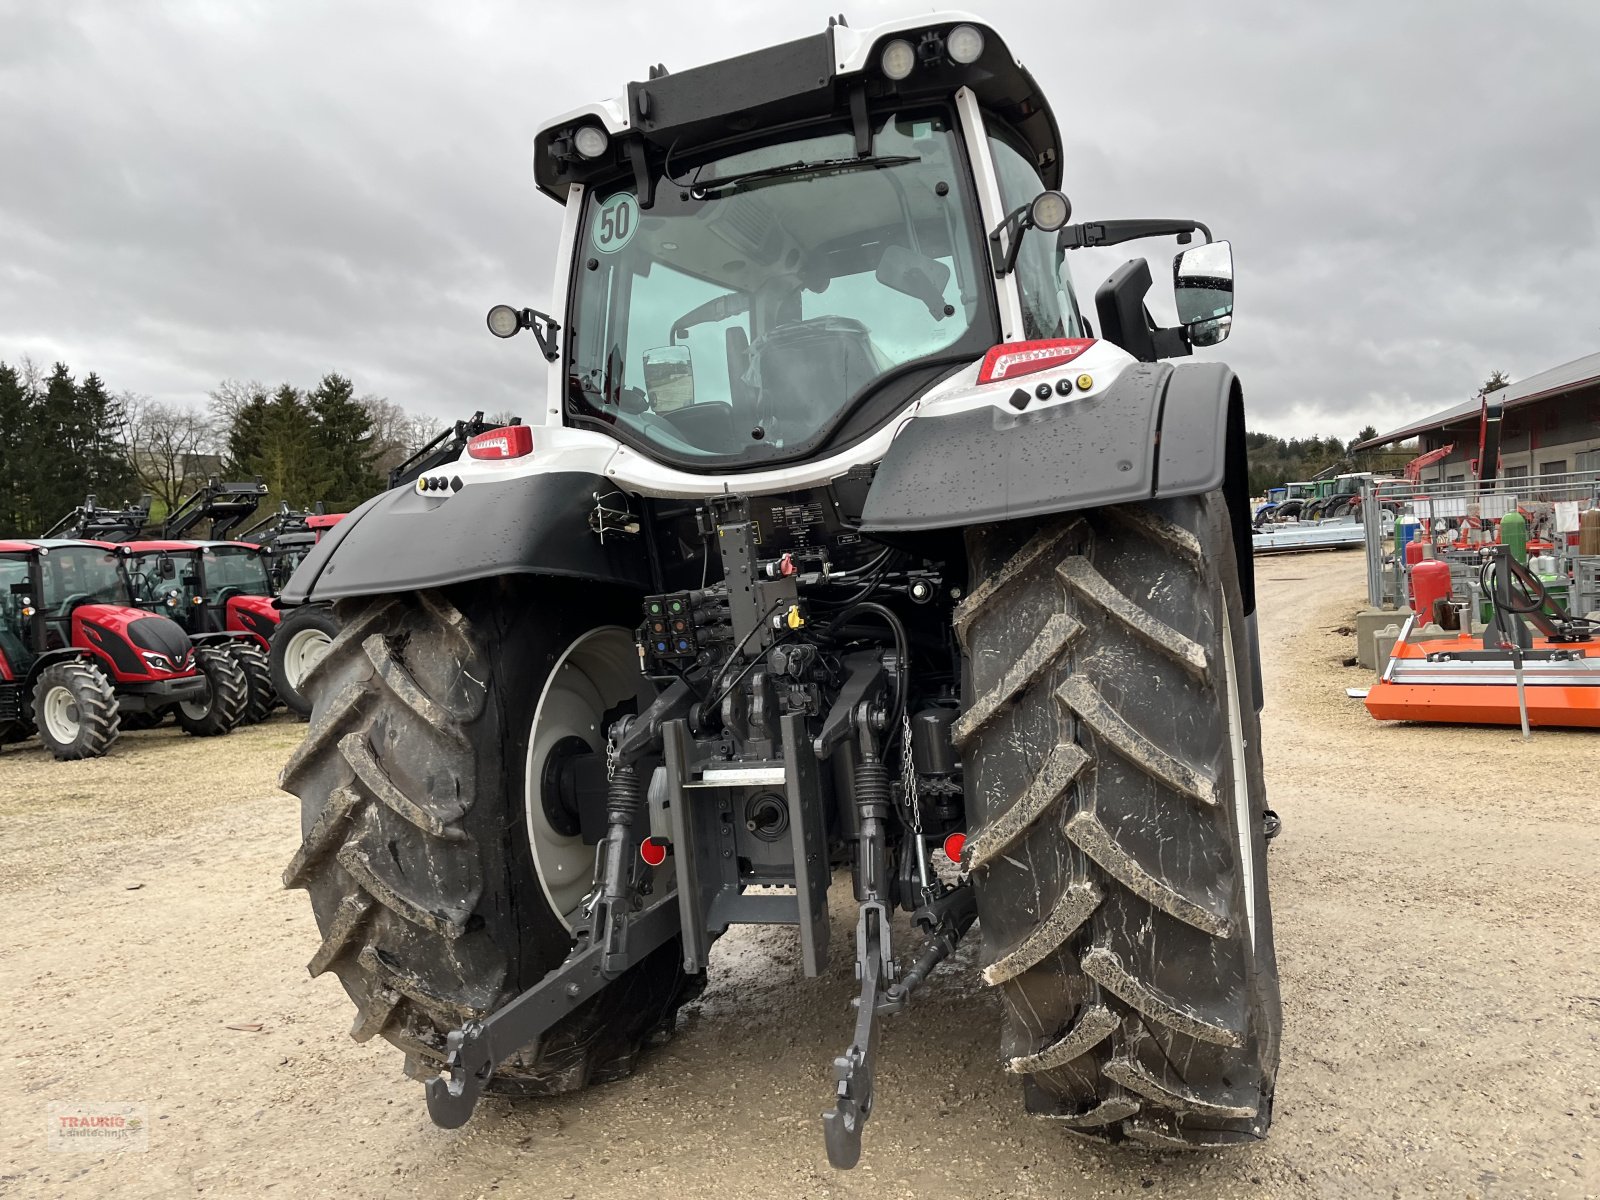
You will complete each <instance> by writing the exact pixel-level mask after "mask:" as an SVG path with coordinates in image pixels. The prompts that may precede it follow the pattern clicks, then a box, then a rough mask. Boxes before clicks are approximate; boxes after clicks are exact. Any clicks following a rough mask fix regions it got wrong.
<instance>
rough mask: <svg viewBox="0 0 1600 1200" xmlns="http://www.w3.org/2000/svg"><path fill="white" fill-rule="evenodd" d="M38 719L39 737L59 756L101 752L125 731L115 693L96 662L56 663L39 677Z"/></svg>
mask: <svg viewBox="0 0 1600 1200" xmlns="http://www.w3.org/2000/svg"><path fill="white" fill-rule="evenodd" d="M33 723H34V725H35V726H36V727H37V729H38V734H39V741H40V742H41V743H42V744H43V745H44V748H45V749H46V750H48V751H50V753H51V755H53V756H54V757H55V758H57V759H59V760H61V761H63V762H67V761H71V760H73V759H80V758H99V757H101V756H102V755H104V754H105V753H106V751H108V750H110V749H111V744H112V743H113V742H115V741H116V740H117V734H118V733H119V732H120V725H119V723H118V720H117V696H116V693H115V692H114V691H112V690H111V684H110V682H109V681H107V679H106V677H105V673H104V672H103V671H101V670H100V668H99V667H97V666H95V665H94V664H93V663H91V662H88V661H86V660H84V659H68V660H67V661H65V662H58V663H54V664H52V665H50V666H48V667H46V668H45V669H44V670H42V671H40V672H39V678H38V679H36V680H35V681H34V684H33Z"/></svg>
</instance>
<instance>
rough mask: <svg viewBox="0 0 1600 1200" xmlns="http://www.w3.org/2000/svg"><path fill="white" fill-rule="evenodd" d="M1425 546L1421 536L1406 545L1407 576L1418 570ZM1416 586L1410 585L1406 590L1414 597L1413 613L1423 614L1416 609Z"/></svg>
mask: <svg viewBox="0 0 1600 1200" xmlns="http://www.w3.org/2000/svg"><path fill="white" fill-rule="evenodd" d="M1423 545H1424V543H1423V540H1422V538H1421V537H1420V536H1418V537H1414V538H1412V539H1411V540H1410V541H1409V542H1407V543H1406V574H1407V575H1410V574H1411V572H1412V571H1414V570H1416V568H1417V564H1418V563H1420V562H1421V561H1422V547H1423ZM1416 586H1417V585H1416V584H1414V583H1408V584H1407V585H1406V590H1407V591H1408V592H1410V593H1411V597H1412V607H1411V611H1412V612H1421V611H1422V610H1421V609H1419V608H1417V607H1416Z"/></svg>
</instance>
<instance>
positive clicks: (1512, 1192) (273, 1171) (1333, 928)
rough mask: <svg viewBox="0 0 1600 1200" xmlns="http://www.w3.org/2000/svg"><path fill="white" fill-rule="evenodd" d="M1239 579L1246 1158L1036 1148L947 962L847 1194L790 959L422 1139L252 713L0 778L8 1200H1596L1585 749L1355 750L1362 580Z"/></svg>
mask: <svg viewBox="0 0 1600 1200" xmlns="http://www.w3.org/2000/svg"><path fill="white" fill-rule="evenodd" d="M1260 567H1261V579H1260V595H1261V607H1262V626H1261V634H1262V642H1263V649H1264V653H1265V659H1266V662H1265V669H1266V678H1267V689H1268V708H1267V713H1266V721H1267V726H1266V731H1265V732H1266V739H1267V740H1266V753H1267V763H1268V781H1269V786H1270V787H1271V794H1272V802H1273V805H1274V807H1275V808H1276V809H1277V811H1278V812H1279V813H1280V814H1282V816H1283V818H1284V822H1285V829H1284V834H1283V836H1282V838H1280V839H1279V841H1278V842H1277V843H1276V845H1275V847H1274V849H1273V851H1272V859H1271V863H1272V887H1273V901H1274V907H1275V909H1276V913H1277V937H1278V948H1279V954H1280V965H1281V969H1282V975H1283V994H1284V1006H1285V1021H1286V1027H1285V1034H1284V1045H1283V1067H1282V1071H1281V1073H1280V1075H1279V1082H1278V1110H1277V1121H1276V1124H1275V1126H1274V1129H1273V1133H1272V1137H1271V1139H1270V1140H1269V1141H1267V1142H1266V1143H1264V1144H1262V1145H1259V1146H1255V1147H1251V1148H1248V1149H1245V1150H1242V1151H1239V1152H1236V1153H1229V1154H1210V1153H1205V1154H1196V1155H1172V1154H1153V1153H1149V1152H1146V1151H1141V1150H1127V1151H1123V1150H1118V1151H1115V1152H1113V1151H1110V1150H1106V1149H1102V1148H1098V1147H1096V1146H1094V1145H1091V1144H1088V1143H1084V1142H1080V1141H1076V1140H1073V1139H1071V1138H1070V1137H1068V1136H1067V1135H1066V1134H1064V1132H1063V1131H1061V1130H1059V1129H1056V1128H1053V1127H1052V1126H1051V1125H1050V1124H1049V1123H1048V1122H1037V1121H1033V1120H1031V1119H1029V1118H1026V1117H1025V1116H1024V1115H1023V1114H1022V1112H1021V1101H1020V1097H1019V1095H1018V1094H1017V1092H1016V1090H1015V1088H1014V1086H1013V1085H1012V1084H1011V1083H1010V1081H1009V1080H1007V1079H1006V1078H1004V1077H1003V1076H1002V1074H1001V1072H1000V1070H999V1067H998V1063H997V1051H998V1037H997V1030H998V1019H999V1018H998V1006H997V1004H996V1002H995V999H994V997H993V996H991V995H989V994H987V993H986V991H985V990H984V989H983V988H982V987H981V986H980V985H979V984H978V982H977V980H976V972H975V970H974V965H973V961H972V958H971V949H970V948H969V949H968V950H967V951H965V952H964V953H963V955H961V956H959V957H958V958H957V959H956V961H955V963H954V965H953V967H947V968H945V969H944V970H943V971H942V972H941V973H940V974H938V975H936V976H935V978H934V980H933V981H932V982H931V983H930V984H929V986H928V987H927V989H926V990H925V992H923V993H920V994H919V998H918V1001H917V1004H916V1007H915V1009H914V1010H913V1011H912V1012H911V1013H909V1014H907V1015H902V1016H899V1017H896V1018H894V1019H892V1020H891V1021H890V1022H889V1024H888V1026H887V1028H886V1031H885V1035H884V1038H883V1042H882V1051H881V1054H882V1068H881V1081H880V1086H879V1099H878V1108H877V1112H876V1114H875V1115H874V1117H873V1119H872V1122H871V1124H870V1125H869V1126H868V1128H867V1133H866V1150H865V1155H864V1158H863V1162H862V1165H861V1167H860V1168H858V1169H857V1170H856V1171H855V1172H852V1173H848V1174H839V1173H835V1172H833V1171H830V1170H829V1168H828V1166H827V1162H826V1158H825V1157H824V1155H823V1151H822V1138H821V1131H820V1123H819V1121H818V1119H817V1118H818V1114H819V1113H820V1111H821V1110H822V1107H823V1103H824V1100H825V1099H826V1095H827V1076H828V1064H829V1061H830V1059H831V1057H832V1055H833V1054H834V1053H836V1052H837V1051H838V1050H839V1049H841V1048H842V1047H843V1046H844V1044H845V1042H846V1041H847V1039H848V1036H849V1023H850V1015H849V1009H848V997H849V994H850V984H849V978H848V977H849V963H848V962H847V961H844V956H843V955H836V956H835V958H836V959H838V960H839V961H838V962H837V963H836V966H835V970H834V972H833V973H832V975H831V976H830V977H829V978H827V979H825V980H820V981H812V982H810V983H807V982H806V981H805V980H803V979H801V978H800V977H799V972H798V969H797V967H796V966H795V965H794V963H793V957H794V956H793V954H792V952H791V948H792V934H790V933H789V932H787V931H783V930H744V931H737V932H736V933H735V934H732V935H730V936H729V937H727V938H725V939H724V940H723V941H722V942H721V943H720V944H719V947H718V951H717V956H716V958H717V961H716V962H715V964H714V971H713V978H712V982H711V985H710V987H709V988H708V989H707V991H706V993H705V995H704V997H703V998H702V999H701V1000H700V1001H699V1002H698V1003H697V1004H695V1005H694V1006H693V1007H692V1008H691V1009H690V1010H687V1015H686V1017H685V1020H684V1022H683V1025H682V1029H681V1033H680V1036H679V1037H678V1038H677V1040H676V1041H674V1042H673V1043H671V1044H670V1045H669V1046H667V1047H665V1048H664V1049H662V1050H660V1051H658V1052H656V1053H655V1054H654V1055H653V1056H651V1057H650V1058H649V1059H648V1060H647V1061H646V1062H645V1064H644V1065H643V1067H642V1069H641V1070H640V1072H639V1073H638V1074H637V1075H636V1076H635V1077H634V1078H632V1079H631V1080H628V1081H626V1082H623V1083H620V1084H615V1085H610V1086H607V1087H602V1088H598V1089H595V1090H593V1091H591V1092H587V1093H584V1094H582V1095H580V1096H577V1097H573V1098H568V1099H563V1100H558V1101H547V1102H542V1103H529V1104H523V1105H520V1106H512V1105H509V1104H506V1103H503V1102H499V1101H494V1102H490V1103H488V1104H486V1105H484V1106H483V1107H481V1108H480V1110H479V1113H478V1115H477V1117H476V1118H475V1119H474V1121H473V1122H472V1123H471V1124H470V1125H469V1126H468V1127H467V1128H465V1129H462V1130H457V1131H449V1132H447V1131H441V1130H438V1129H435V1128H433V1127H432V1126H431V1125H430V1124H429V1123H428V1120H427V1116H426V1113H425V1110H424V1108H423V1105H422V1097H421V1091H420V1089H419V1088H418V1087H417V1085H415V1084H414V1083H410V1082H409V1081H407V1080H405V1079H404V1078H403V1077H401V1075H400V1073H399V1067H400V1060H399V1054H398V1053H397V1052H395V1051H393V1050H391V1049H390V1048H389V1047H388V1046H387V1045H383V1044H373V1043H369V1044H367V1045H357V1044H356V1043H354V1042H352V1041H350V1040H349V1038H348V1037H347V1036H346V1029H347V1027H348V1024H349V1021H350V1017H351V1012H352V1010H351V1008H350V1006H349V1005H348V1003H347V1001H346V1000H345V998H344V995H343V993H342V992H341V990H340V988H339V985H338V983H337V982H336V981H335V980H334V978H333V976H332V975H327V976H324V977H323V978H321V979H318V980H311V979H309V978H308V977H307V976H306V973H305V970H304V963H305V960H306V959H307V958H308V957H309V955H310V953H311V951H312V950H313V949H314V948H315V946H316V945H317V941H318V938H317V935H316V931H315V929H314V927H313V923H312V920H311V914H310V910H309V906H308V905H307V904H306V901H305V896H304V894H303V893H299V892H284V891H283V890H281V887H280V885H279V882H278V874H279V872H280V870H281V869H282V866H283V864H284V863H285V862H286V861H287V860H288V858H289V855H290V854H291V852H292V851H293V849H294V847H295V846H296V844H297V842H298V834H297V830H298V818H297V815H296V812H295V807H294V802H293V801H292V800H291V799H289V798H287V797H285V796H283V795H281V794H279V793H277V792H276V791H275V790H274V782H273V781H274V777H275V774H276V771H277V767H278V765H279V764H280V763H281V762H282V760H283V758H284V757H285V755H286V754H287V753H288V751H289V749H290V748H291V747H292V746H293V744H294V743H295V741H296V740H297V738H298V737H299V733H300V729H301V727H300V726H299V725H297V724H294V723H292V722H289V721H287V720H285V719H283V718H278V719H276V720H274V721H272V722H269V723H268V724H266V725H264V726H260V727H257V728H254V729H250V730H244V731H241V732H239V733H236V734H234V735H232V736H230V737H229V738H228V739H227V740H226V741H220V742H217V741H202V740H198V739H192V738H187V737H185V736H183V735H182V734H181V733H178V732H176V731H174V730H156V731H152V732H148V733H141V734H133V735H129V736H128V737H126V738H125V739H124V740H123V741H122V742H121V743H119V745H118V747H117V750H116V752H115V753H114V754H113V755H112V756H111V757H109V758H107V759H104V760H101V761H99V762H89V763H74V764H58V763H54V762H51V761H49V760H48V759H46V758H45V757H44V755H43V754H42V753H41V752H39V751H37V750H33V749H17V748H15V747H13V748H10V749H8V750H6V751H5V752H4V753H3V754H0V830H3V832H4V836H3V838H0V902H3V904H4V905H5V907H6V908H7V910H8V911H9V912H10V913H11V917H10V918H9V920H7V922H6V926H5V930H4V932H3V934H0V950H3V955H0V963H3V966H0V1009H3V1011H4V1013H5V1022H6V1033H7V1037H6V1042H7V1050H8V1056H7V1057H8V1069H6V1070H5V1071H3V1072H0V1195H7V1196H12V1195H15V1196H27V1197H32V1196H57V1195H62V1196H151V1197H157V1196H159V1197H169V1196H183V1195H191V1194H198V1195H204V1196H252V1197H254V1196H333V1195H337V1196H341V1197H367V1196H396V1195H413V1196H466V1197H476V1196H483V1197H492V1196H496V1195H503V1196H517V1195H537V1196H540V1197H551V1198H566V1197H572V1198H577V1197H629V1196H650V1197H652V1198H653V1200H659V1198H660V1197H661V1196H664V1195H665V1196H680V1195H685V1196H718V1197H723V1196H726V1197H734V1196H739V1197H743V1196H784V1197H809V1196H836V1197H853V1196H863V1197H864V1196H873V1197H885V1196H892V1197H900V1196H912V1195H916V1196H957V1195H959V1196H962V1197H984V1196H1035V1195H1038V1196H1051V1197H1089V1196H1137V1195H1144V1194H1150V1195H1159V1196H1175V1197H1245V1196H1249V1197H1254V1196H1272V1197H1280V1196H1282V1197H1289V1196H1317V1197H1325V1196H1327V1197H1360V1198H1363V1200H1365V1198H1368V1197H1384V1198H1386V1197H1391V1196H1420V1195H1438V1196H1449V1197H1482V1198H1485V1200H1487V1198H1489V1197H1592V1196H1594V1195H1596V1193H1600V1167H1597V1164H1600V955H1597V954H1596V951H1595V934H1594V931H1595V927H1596V915H1597V909H1600V901H1597V899H1596V883H1597V880H1600V834H1597V832H1596V823H1597V818H1600V800H1597V799H1596V796H1595V793H1596V787H1595V780H1596V778H1597V776H1600V771H1597V767H1600V755H1597V753H1596V749H1597V746H1600V743H1597V742H1596V741H1595V740H1594V738H1593V737H1592V736H1591V735H1587V734H1579V733H1548V732H1540V733H1536V734H1535V737H1534V741H1533V743H1532V745H1531V746H1524V745H1523V744H1522V743H1521V741H1520V739H1519V737H1518V736H1517V735H1516V734H1515V733H1514V732H1503V731H1499V730H1463V729H1452V728H1437V727H1435V728H1428V727H1385V726H1380V725H1378V724H1377V723H1375V722H1373V721H1372V720H1371V719H1370V718H1368V716H1367V714H1366V712H1365V710H1364V709H1363V708H1362V707H1361V705H1360V703H1359V702H1358V701H1352V700H1348V699H1346V697H1345V695H1344V689H1345V687H1347V686H1352V685H1359V684H1360V683H1362V682H1364V679H1363V677H1362V675H1361V674H1360V673H1359V672H1358V671H1357V670H1355V669H1349V668H1345V667H1343V666H1342V665H1341V664H1342V660H1343V659H1344V658H1345V657H1346V656H1348V655H1350V654H1352V653H1353V649H1354V647H1353V639H1352V638H1351V637H1349V636H1348V635H1346V634H1342V633H1339V632H1337V630H1338V629H1339V628H1340V627H1341V626H1344V625H1346V624H1347V623H1348V622H1349V620H1350V616H1351V614H1352V613H1353V612H1354V610H1355V608H1356V606H1357V604H1358V602H1359V600H1360V596H1361V592H1362V586H1361V571H1362V563H1361V557H1360V555H1359V554H1351V553H1339V554H1324V555H1319V556H1307V557H1285V558H1274V559H1270V560H1267V561H1265V562H1263V563H1261V564H1260ZM848 891H849V889H848V887H844V888H836V889H835V897H836V901H840V903H836V904H835V908H834V920H835V931H836V935H835V941H836V944H838V945H840V946H843V945H845V944H846V943H847V941H848V938H847V937H846V931H847V930H848V928H849V925H848V921H849V919H850V913H849V909H848V907H847V905H845V904H844V903H842V901H844V900H846V899H847V898H848ZM975 943H976V939H972V944H974V945H975ZM230 1025H243V1026H256V1025H259V1026H260V1028H259V1030H256V1029H251V1028H245V1029H230V1028H229V1026H230ZM51 1101H66V1102H88V1101H131V1102H135V1103H139V1104H143V1105H144V1106H145V1107H146V1110H147V1112H148V1116H149V1120H150V1127H151V1133H150V1139H149V1150H148V1152H146V1153H122V1154H96V1153H82V1152H80V1153H53V1152H50V1151H49V1150H48V1149H47V1146H46V1139H45V1129H46V1115H47V1105H48V1104H49V1102H51Z"/></svg>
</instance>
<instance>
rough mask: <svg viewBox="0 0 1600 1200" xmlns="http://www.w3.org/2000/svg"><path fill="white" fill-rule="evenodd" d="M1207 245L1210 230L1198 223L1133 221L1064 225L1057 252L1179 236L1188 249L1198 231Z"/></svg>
mask: <svg viewBox="0 0 1600 1200" xmlns="http://www.w3.org/2000/svg"><path fill="white" fill-rule="evenodd" d="M1197 230H1198V231H1199V233H1200V235H1201V236H1202V237H1204V238H1205V240H1206V241H1208V242H1209V241H1211V240H1212V238H1211V230H1210V229H1208V228H1207V227H1206V226H1205V225H1204V224H1202V223H1201V222H1199V221H1185V220H1167V219H1164V218H1156V219H1153V220H1134V221H1084V222H1083V223H1081V224H1078V225H1064V226H1062V229H1061V232H1060V233H1058V234H1057V235H1056V248H1057V249H1058V250H1082V249H1084V248H1086V247H1089V246H1115V245H1117V244H1119V243H1121V242H1132V241H1136V240H1137V239H1139V238H1147V237H1167V236H1169V235H1172V234H1176V235H1177V238H1178V243H1179V244H1180V245H1188V243H1189V240H1190V235H1191V234H1193V233H1194V232H1195V231H1197Z"/></svg>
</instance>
